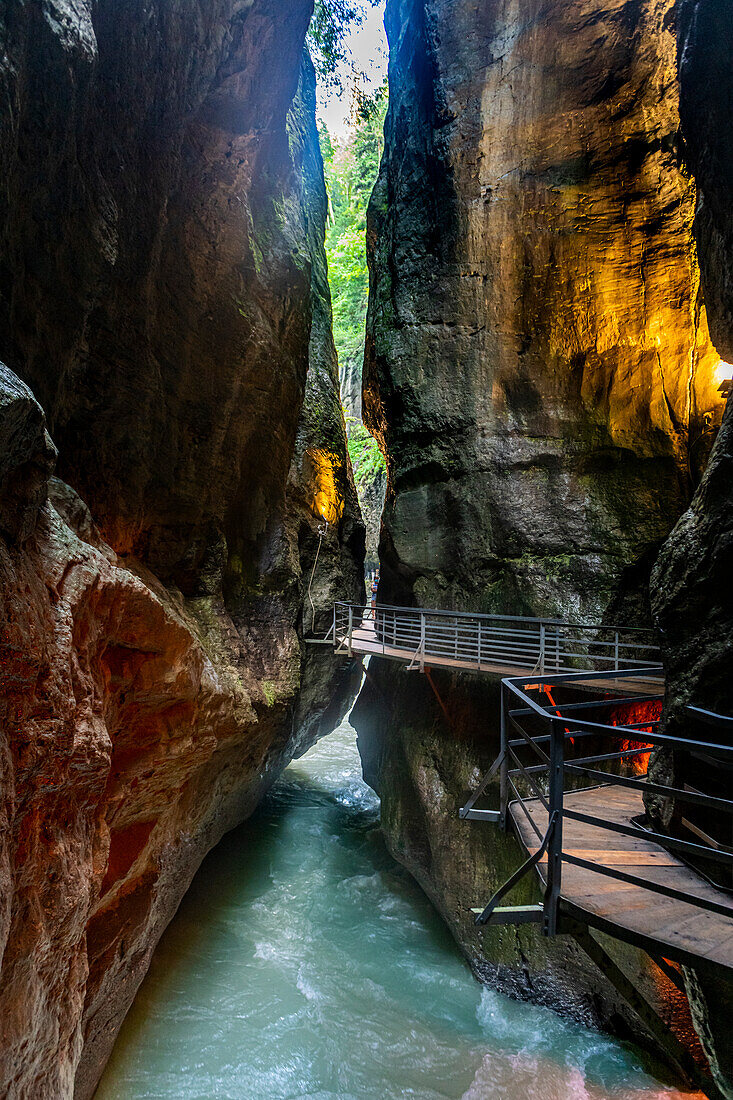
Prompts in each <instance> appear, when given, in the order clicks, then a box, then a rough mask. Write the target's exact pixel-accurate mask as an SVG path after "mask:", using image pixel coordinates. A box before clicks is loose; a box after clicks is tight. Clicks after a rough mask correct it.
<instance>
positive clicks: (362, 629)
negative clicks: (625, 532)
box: [335, 618, 664, 695]
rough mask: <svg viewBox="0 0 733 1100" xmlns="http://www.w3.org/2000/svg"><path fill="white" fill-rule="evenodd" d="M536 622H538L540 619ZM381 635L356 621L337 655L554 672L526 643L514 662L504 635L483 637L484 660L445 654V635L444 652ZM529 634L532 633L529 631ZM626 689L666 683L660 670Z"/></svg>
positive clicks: (648, 691) (639, 690)
mask: <svg viewBox="0 0 733 1100" xmlns="http://www.w3.org/2000/svg"><path fill="white" fill-rule="evenodd" d="M537 621H538V622H539V620H537ZM380 633H381V634H382V637H381V638H380V636H379V634H378V633H377V630H376V627H375V622H374V619H372V618H364V619H361V620H360V621H357V622H354V623H353V625H352V627H351V630H350V632H346V631H343V632H342V631H339V630H338V629H336V634H335V639H336V640H335V648H336V652H338V653H345V652H346V653H354V654H359V655H361V656H375V657H384V658H386V659H387V660H390V661H398V662H399V663H400V664H403V665H406V666H407V667H408V668H412V669H422V668H424V667H426V666H427V667H430V668H444V669H448V670H456V671H472V672H484V673H489V674H491V675H494V676H499V677H505V676H522V675H524V674H529V675H540V674H543V675H544V674H545V672H549V671H551V670H550V669H548V668H547V667H545V670H544V671H543V672H542V673H541V672H540V665H541V664H544V663H545V662H544V661H541V659H540V654H539V648H538V649H537V652H534V651H533V650H532V649H531V647H529V646H528V645H527V643H526V642H523V641H520V643H519V644H518V645H517V650H518V651H519V657H518V658H517V659H515V660H512V659H511V654H512V650H513V648H514V646H513V639H511V640H505V639H504V638H503V637H502V635H501V633H500V634H499V636H498V640H494V641H493V644H492V643H491V641H488V642H487V639H486V637H484V647H485V654H486V655H485V656H483V657H478V656H477V655H476V653H475V651H473V652H472V651H471V647H469V646H466V645H465V643H464V644H463V645H461V643H460V642H459V643H458V644H456V647H455V650H456V653H457V654H458V655H457V656H453V655H450V654H449V653H447V652H445V650H446V649H447V648H448V647H447V646H446V645H445V639H444V636H443V637H441V639H440V642H441V643H442V644H440V645H439V646H438V648H439V649H440V650H441V652H433V653H431V652H430V648H429V645H428V646H427V647H423V648H422V649H421V648H420V643H419V640H417V639H416V644H415V645H413V646H412V647H411V648H410V647H408V646H404V645H399V644H396V645H395V644H391V643H390V642H389V641H388V640H387V639H388V637H389V634H390V631H389V629H388V627H387V628H385V629H383V630H381V631H380ZM487 633H488V632H487ZM527 633H528V634H529V632H527ZM497 653H501V654H502V656H500V657H499V658H497ZM605 659H606V658H604V660H605ZM520 662H521V663H520ZM581 667H582V666H581ZM609 674H610V675H611V676H612V675H613V670H612V669H609ZM573 686H574V687H575V688H576V689H578V690H580V691H583V690H585V689H586V688H590V689H591V690H593V691H598V690H599V689H600V690H604V689H611V690H613V688H614V687H615V686H616V685H615V683H614V682H613V680H612V679H610V680H609V681H608V682H605V681H599V680H597V679H596V680H593V681H592V682H590V683H589V684H585V683H584V682H583V681H582V680H580V681H576V682H575V683H574V685H573ZM627 688H628V690H629V691H630V693H631V694H638V695H655V694H659V693H660V692H662V691H664V680H663V676H662V672H661V669H660V674H659V676H649V677H645V678H637V679H634V680H633V681H631V686H630V687H628V685H626V686H625V687H624V690H627Z"/></svg>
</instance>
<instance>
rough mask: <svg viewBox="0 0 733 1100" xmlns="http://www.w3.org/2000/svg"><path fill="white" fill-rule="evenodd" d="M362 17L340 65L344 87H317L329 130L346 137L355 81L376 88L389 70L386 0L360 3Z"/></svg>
mask: <svg viewBox="0 0 733 1100" xmlns="http://www.w3.org/2000/svg"><path fill="white" fill-rule="evenodd" d="M359 7H360V8H361V9H362V11H363V21H362V22H361V23H360V24H358V25H353V26H351V27H350V28H349V30H348V31H347V34H346V46H347V49H348V55H349V56H348V57H347V60H346V61H345V62H342V63H341V64H340V65H339V66H338V68H337V74H338V76H339V77H340V80H341V85H342V88H343V91H341V92H340V93H337V92H335V91H334V90H333V89H329V88H324V87H322V86H320V85H319V87H318V93H317V94H318V101H317V114H318V117H319V118H320V119H323V121H324V122H325V123H326V126H327V127H328V130H329V133H330V134H331V135H332V136H333V137H336V138H338V139H340V140H344V139H345V138H346V136H347V134H348V131H349V128H350V127H349V120H350V115H351V104H352V96H353V88H354V81H355V80H357V79H358V80H360V81H361V82H362V87H363V89H364V90H365V91H367V92H369V91H374V90H375V89H376V88H378V87H379V85H380V84H381V83H382V81H383V80H384V77H385V74H386V72H387V36H386V34H385V32H384V0H380V3H378V4H375V5H372V4H370V3H368V2H366V0H365V2H363V3H360V4H359Z"/></svg>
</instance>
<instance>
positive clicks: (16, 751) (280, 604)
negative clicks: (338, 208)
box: [0, 0, 364, 1098]
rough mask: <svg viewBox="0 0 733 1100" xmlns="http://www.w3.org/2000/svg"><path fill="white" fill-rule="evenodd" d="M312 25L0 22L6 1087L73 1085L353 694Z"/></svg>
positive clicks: (200, 20) (40, 12)
mask: <svg viewBox="0 0 733 1100" xmlns="http://www.w3.org/2000/svg"><path fill="white" fill-rule="evenodd" d="M310 11H311V4H310V2H309V0H303V2H302V3H300V2H299V3H296V4H293V5H291V6H290V8H289V12H288V19H287V20H283V18H282V13H281V10H280V6H279V5H277V4H275V3H274V2H268V0H247V2H240V0H216V2H215V3H213V4H207V5H205V10H204V8H202V7H201V6H200V5H197V4H195V3H193V2H192V0H191V2H189V0H184V3H183V4H182V5H181V4H179V5H170V4H167V3H157V2H156V3H152V4H151V3H149V2H145V3H143V2H142V0H133V2H132V3H130V4H126V5H123V6H122V7H120V5H119V4H116V3H113V2H112V0H109V2H108V0H102V2H97V3H95V4H91V3H88V4H87V3H74V4H71V3H67V2H66V0H43V3H41V2H33V3H30V4H26V5H22V6H21V5H10V6H5V7H4V9H3V12H2V14H1V15H0V45H1V46H2V49H0V97H2V103H3V109H2V110H1V111H0V165H1V167H2V177H3V188H2V191H1V192H0V316H1V317H2V324H0V333H1V335H0V358H4V359H5V361H6V362H7V364H8V367H7V368H5V367H3V368H2V375H1V378H0V380H1V381H2V387H1V388H0V532H1V534H2V537H1V538H0V598H1V599H2V604H3V608H2V610H3V615H2V624H3V625H2V634H1V635H0V661H1V662H2V669H3V688H4V691H3V694H2V698H1V699H0V729H1V730H2V738H0V758H1V759H2V770H3V783H2V797H3V806H2V813H3V831H2V852H1V853H0V875H2V882H3V887H2V909H1V911H0V953H1V958H2V971H1V974H2V976H1V980H0V1014H1V1015H2V1018H3V1021H4V1027H3V1043H2V1047H1V1048H0V1091H2V1092H3V1095H6V1096H8V1097H12V1098H16V1097H17V1098H25V1097H28V1098H30V1097H36V1096H41V1095H43V1096H59V1097H63V1096H71V1095H72V1093H74V1094H75V1095H76V1096H77V1097H81V1098H85V1097H88V1096H91V1094H92V1092H93V1090H94V1087H95V1084H96V1081H97V1080H98V1077H99V1074H100V1072H101V1070H102V1068H103V1065H104V1062H105V1060H106V1058H107V1056H108V1054H109V1051H110V1049H111V1046H112V1044H113V1042H114V1038H115V1035H116V1033H117V1030H118V1028H119V1025H120V1023H121V1021H122V1019H123V1017H124V1014H125V1012H126V1011H127V1008H128V1007H129V1005H130V1003H131V1001H132V998H133V997H134V994H135V992H136V990H137V987H138V986H139V983H140V981H141V980H142V978H143V977H144V974H145V971H146V968H147V965H148V962H149V959H150V956H151V954H152V951H153V949H154V947H155V944H156V942H157V940H158V938H159V936H160V934H161V933H162V931H163V929H164V928H165V925H166V924H167V922H168V921H169V920H170V918H171V916H172V915H173V913H174V912H175V909H176V907H177V905H178V903H179V901H180V899H181V897H182V896H183V894H184V892H185V890H186V888H187V886H188V883H189V882H190V880H191V877H192V876H193V874H194V872H195V870H196V868H197V867H198V865H199V863H200V861H201V859H202V858H203V856H204V855H205V853H206V852H207V851H208V850H209V849H210V847H211V846H212V845H213V844H215V843H216V842H217V840H218V839H219V837H220V836H221V835H222V833H223V832H224V831H225V830H226V829H228V828H230V827H232V826H233V825H235V824H236V823H238V822H239V821H241V820H242V819H243V818H244V817H245V816H246V815H247V814H248V813H249V812H251V810H252V809H253V808H254V806H255V804H256V802H257V800H258V799H259V797H260V796H261V795H262V793H263V792H264V791H265V790H266V789H267V787H268V786H269V785H270V784H271V783H272V782H273V781H274V779H275V778H276V777H277V775H278V773H279V771H280V770H281V768H282V767H283V766H284V765H285V764H286V763H287V762H288V760H289V759H290V758H292V756H293V755H297V754H299V753H301V752H303V751H305V749H306V748H307V747H308V746H309V745H310V744H312V742H313V741H314V740H315V739H316V738H317V737H318V736H320V735H321V734H323V733H327V732H329V730H330V729H331V728H332V727H333V725H334V724H336V723H337V722H338V721H339V720H340V717H341V715H342V714H343V713H344V711H345V709H346V707H347V705H348V703H349V701H350V699H351V697H352V695H353V691H354V690H355V687H356V680H355V677H357V676H358V674H359V673H358V669H357V668H355V667H354V665H353V664H352V663H350V662H341V661H337V660H336V659H335V658H334V657H333V654H331V653H329V652H328V651H327V650H324V649H323V648H321V647H315V646H309V645H307V644H306V643H305V642H304V636H305V635H306V634H307V633H309V632H310V630H311V628H312V624H313V623H315V626H316V629H318V628H319V627H322V626H325V624H326V622H327V621H328V619H329V613H330V607H331V604H332V601H333V599H334V598H335V597H338V598H342V599H350V600H358V599H360V598H361V597H362V594H363V572H362V561H363V554H364V529H363V525H362V523H361V520H360V517H359V513H358V505H357V503H356V494H355V490H354V485H353V479H352V476H351V471H350V466H349V461H348V456H347V453H346V447H345V435H344V424H343V418H342V414H341V409H340V403H339V397H338V378H337V371H336V360H335V353H334V349H333V341H332V338H331V333H330V299H329V295H328V287H327V283H326V281H325V256H324V252H323V238H324V221H325V189H324V184H323V173H322V165H321V162H320V154H319V152H318V146H317V136H316V130H315V118H314V92H313V72H312V67H311V66H310V63H309V62H308V61H307V59H303V56H302V51H303V40H304V36H305V32H306V28H307V25H308V20H309V17H310ZM20 379H23V381H22V382H21V381H20ZM26 383H27V385H26ZM28 386H30V387H32V389H33V391H35V394H36V396H37V397H38V398H39V399H40V400H41V404H42V405H43V406H44V407H45V409H46V413H47V418H48V427H49V430H50V432H51V435H52V436H53V438H54V441H55V443H56V445H57V446H58V461H57V470H58V473H59V475H60V478H63V480H60V479H57V478H52V477H51V470H52V466H53V461H54V457H55V448H54V446H53V444H52V443H51V440H50V438H49V433H48V432H46V430H45V422H44V417H43V412H42V410H41V406H40V405H39V404H38V402H36V400H34V397H33V393H32V392H31V389H29V388H28ZM87 505H88V506H89V507H87ZM324 514H325V515H326V518H328V519H329V521H330V522H329V528H328V531H327V532H326V534H325V536H324V537H323V538H321V536H320V534H319V529H320V526H321V522H322V518H323V516H324ZM316 555H318V557H317V560H316ZM314 566H315V569H314Z"/></svg>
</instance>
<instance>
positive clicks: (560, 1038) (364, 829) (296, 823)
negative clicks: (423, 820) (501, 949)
mask: <svg viewBox="0 0 733 1100" xmlns="http://www.w3.org/2000/svg"><path fill="white" fill-rule="evenodd" d="M378 820H379V801H378V799H377V798H376V796H375V795H374V794H373V792H372V791H371V790H370V789H369V788H368V787H367V786H366V785H365V784H364V782H363V781H362V779H361V769H360V762H359V756H358V753H357V750H356V743H355V733H354V730H353V729H352V728H351V726H350V725H349V724H348V722H347V721H345V722H344V723H342V725H341V726H340V728H339V729H338V730H336V732H335V733H334V734H332V735H331V736H330V737H328V738H326V739H325V740H324V741H321V742H320V743H319V744H318V745H317V746H316V747H315V748H314V749H312V750H311V751H310V752H309V753H308V754H307V755H306V756H305V757H303V758H302V759H301V760H299V761H296V762H295V763H293V764H291V765H290V767H289V768H288V769H287V771H286V772H285V774H284V776H283V777H282V779H281V780H280V781H279V782H278V784H277V785H276V786H275V787H274V788H273V790H272V792H271V794H270V795H269V796H268V798H267V799H266V801H265V802H264V803H263V805H262V806H261V807H260V809H259V810H258V812H257V814H256V815H255V816H254V817H253V818H252V819H251V820H250V821H248V822H247V823H246V824H245V825H243V826H241V827H240V828H239V829H237V830H236V831H234V832H233V833H230V834H229V835H228V836H227V837H225V839H224V840H223V841H222V842H221V844H219V846H218V847H217V848H216V849H215V850H214V851H213V852H212V853H211V854H210V855H209V856H208V858H207V859H206V860H205V862H204V863H203V865H202V867H201V869H200V870H199V872H198V875H197V876H196V878H195V880H194V882H193V885H192V886H191V889H190V890H189V892H188V894H187V895H186V897H185V899H184V901H183V903H182V905H181V907H180V910H179V912H178V914H177V916H176V917H175V919H174V920H173V922H172V923H171V925H170V926H169V928H168V929H167V931H166V932H165V934H164V936H163V938H162V940H161V943H160V946H159V947H158V949H157V951H156V953H155V956H154V958H153V962H152V966H151V968H150V972H149V974H148V976H147V978H146V979H145V982H144V983H143V985H142V987H141V989H140V992H139V993H138V996H137V999H136V1001H135V1004H134V1006H133V1008H132V1010H131V1012H130V1014H129V1016H128V1017H127V1020H126V1021H125V1024H124V1026H123V1028H122V1031H121V1033H120V1037H119V1039H118V1041H117V1045H116V1047H115V1050H114V1053H113V1056H112V1058H111V1060H110V1062H109V1065H108V1067H107V1070H106V1071H105V1075H104V1077H103V1079H102V1082H101V1084H100V1086H99V1089H98V1091H97V1094H96V1100H143V1098H144V1100H163V1098H166V1100H214V1098H220V1097H221V1098H226V1100H296V1098H304V1097H309V1098H311V1100H389V1098H392V1097H395V1098H396V1097H415V1098H417V1100H454V1098H455V1100H459V1098H463V1100H483V1098H488V1097H491V1098H497V1100H499V1098H501V1100H531V1098H534V1097H536V1098H537V1100H642V1098H644V1100H651V1098H656V1097H659V1098H661V1097H664V1098H665V1100H670V1098H673V1097H680V1096H681V1095H682V1094H680V1093H678V1092H677V1091H676V1090H674V1089H671V1088H667V1087H665V1086H663V1085H661V1084H659V1083H658V1082H657V1081H655V1080H654V1079H653V1078H652V1077H650V1076H649V1075H648V1074H647V1073H645V1072H644V1070H643V1069H642V1066H641V1063H640V1059H639V1056H638V1055H637V1053H636V1052H635V1051H633V1050H630V1049H627V1048H625V1047H624V1046H622V1045H621V1044H619V1043H616V1042H613V1041H612V1040H610V1039H608V1038H605V1037H604V1036H602V1035H599V1034H596V1033H595V1032H593V1031H588V1030H586V1029H584V1028H582V1027H579V1026H576V1025H574V1024H570V1023H567V1022H565V1021H563V1020H561V1019H560V1018H559V1017H557V1016H556V1015H554V1014H553V1013H552V1012H550V1011H549V1010H546V1009H542V1008H536V1007H533V1006H530V1005H526V1004H518V1003H516V1002H514V1001H511V1000H509V999H508V998H506V997H504V996H502V995H501V994H498V993H496V992H494V991H493V990H491V989H487V988H482V987H481V986H479V985H478V984H477V983H476V982H475V981H474V979H473V977H472V976H471V973H470V971H469V970H468V968H467V966H466V964H465V963H464V962H463V960H462V958H461V956H460V954H459V952H458V950H457V948H456V947H455V945H454V944H453V941H452V940H451V939H450V937H449V936H448V934H447V932H446V931H445V929H444V928H443V926H442V924H441V922H440V920H439V918H438V917H437V915H436V914H435V913H434V912H433V910H432V909H431V907H430V905H429V903H428V902H427V901H426V899H425V898H424V896H423V895H422V894H421V892H420V890H419V889H418V887H417V886H416V885H415V884H414V883H413V882H412V880H411V879H410V877H409V876H408V875H407V873H406V872H405V871H403V870H402V869H401V868H400V867H399V866H397V865H396V864H395V862H394V861H393V860H392V859H391V858H390V856H389V854H388V853H387V851H386V850H385V847H384V844H383V842H382V840H381V837H380V834H379V830H378Z"/></svg>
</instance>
